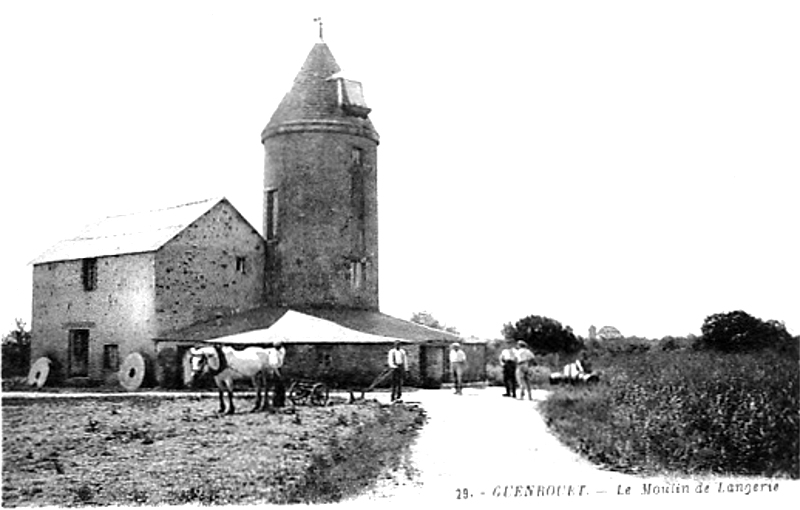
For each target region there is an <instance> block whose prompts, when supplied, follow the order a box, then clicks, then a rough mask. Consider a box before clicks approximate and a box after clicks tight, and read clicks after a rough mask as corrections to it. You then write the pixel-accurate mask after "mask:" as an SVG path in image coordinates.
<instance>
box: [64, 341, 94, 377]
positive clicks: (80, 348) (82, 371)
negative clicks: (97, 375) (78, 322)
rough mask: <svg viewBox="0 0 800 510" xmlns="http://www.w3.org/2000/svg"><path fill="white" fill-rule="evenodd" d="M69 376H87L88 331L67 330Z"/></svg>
mask: <svg viewBox="0 0 800 510" xmlns="http://www.w3.org/2000/svg"><path fill="white" fill-rule="evenodd" d="M68 354H69V360H68V361H69V375H70V377H86V376H88V375H89V330H88V329H71V330H69V353H68Z"/></svg>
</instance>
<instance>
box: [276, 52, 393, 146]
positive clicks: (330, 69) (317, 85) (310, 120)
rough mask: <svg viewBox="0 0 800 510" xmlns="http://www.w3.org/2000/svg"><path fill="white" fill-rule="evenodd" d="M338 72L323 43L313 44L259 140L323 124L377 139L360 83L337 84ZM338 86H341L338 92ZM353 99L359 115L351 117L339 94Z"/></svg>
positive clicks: (336, 65)
mask: <svg viewBox="0 0 800 510" xmlns="http://www.w3.org/2000/svg"><path fill="white" fill-rule="evenodd" d="M340 71H341V69H340V68H339V64H337V63H336V59H335V58H333V54H332V53H331V50H330V49H329V48H328V45H327V44H325V43H317V44H315V45H314V47H313V48H312V49H311V52H309V54H308V57H306V61H305V63H304V64H303V67H302V68H301V69H300V72H299V73H297V76H296V77H295V79H294V84H293V85H292V88H291V90H289V92H288V93H287V94H286V95H285V96H284V98H283V100H282V101H281V103H280V105H278V108H277V109H276V110H275V113H273V114H272V118H271V119H270V121H269V123H268V124H267V127H265V128H264V131H263V132H262V134H261V138H262V140H264V139H266V138H268V137H269V136H271V135H273V134H275V133H277V132H278V131H279V130H280V129H281V128H285V127H291V126H292V125H298V124H300V125H303V126H304V127H305V128H308V127H311V126H309V125H316V124H320V125H322V124H325V125H340V126H350V127H351V128H356V129H358V130H360V131H361V132H362V134H364V135H365V136H369V137H371V138H374V139H375V140H376V141H377V139H378V133H377V132H376V131H375V128H374V127H373V125H372V122H371V121H370V120H369V118H367V117H366V114H364V113H363V112H364V111H366V112H368V111H369V109H368V108H366V104H365V103H364V99H363V96H362V95H361V90H360V84H358V85H354V84H357V82H352V81H348V80H343V81H342V83H339V78H340V77H339V76H338V73H339V72H340ZM340 87H344V88H343V89H342V90H340ZM342 93H344V94H345V96H348V95H349V96H357V97H352V98H351V99H352V100H353V101H354V102H355V103H356V104H357V106H359V107H363V108H362V109H361V110H360V111H361V114H354V113H353V112H352V111H348V110H347V109H346V108H343V107H342V106H341V101H340V95H341V94H342Z"/></svg>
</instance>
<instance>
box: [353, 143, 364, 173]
mask: <svg viewBox="0 0 800 510" xmlns="http://www.w3.org/2000/svg"><path fill="white" fill-rule="evenodd" d="M350 162H351V163H352V164H353V166H354V167H357V168H360V167H362V166H364V150H363V149H361V148H360V147H353V152H352V153H351V154H350Z"/></svg>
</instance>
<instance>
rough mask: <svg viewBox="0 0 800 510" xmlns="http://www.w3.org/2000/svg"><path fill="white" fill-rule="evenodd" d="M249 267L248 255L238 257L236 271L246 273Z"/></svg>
mask: <svg viewBox="0 0 800 510" xmlns="http://www.w3.org/2000/svg"><path fill="white" fill-rule="evenodd" d="M246 267H247V257H236V272H237V273H242V274H245V273H246V270H245V268H246Z"/></svg>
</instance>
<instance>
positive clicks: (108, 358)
mask: <svg viewBox="0 0 800 510" xmlns="http://www.w3.org/2000/svg"><path fill="white" fill-rule="evenodd" d="M103 368H104V369H105V370H114V371H116V370H119V346H118V345H117V344H106V345H104V346H103Z"/></svg>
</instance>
